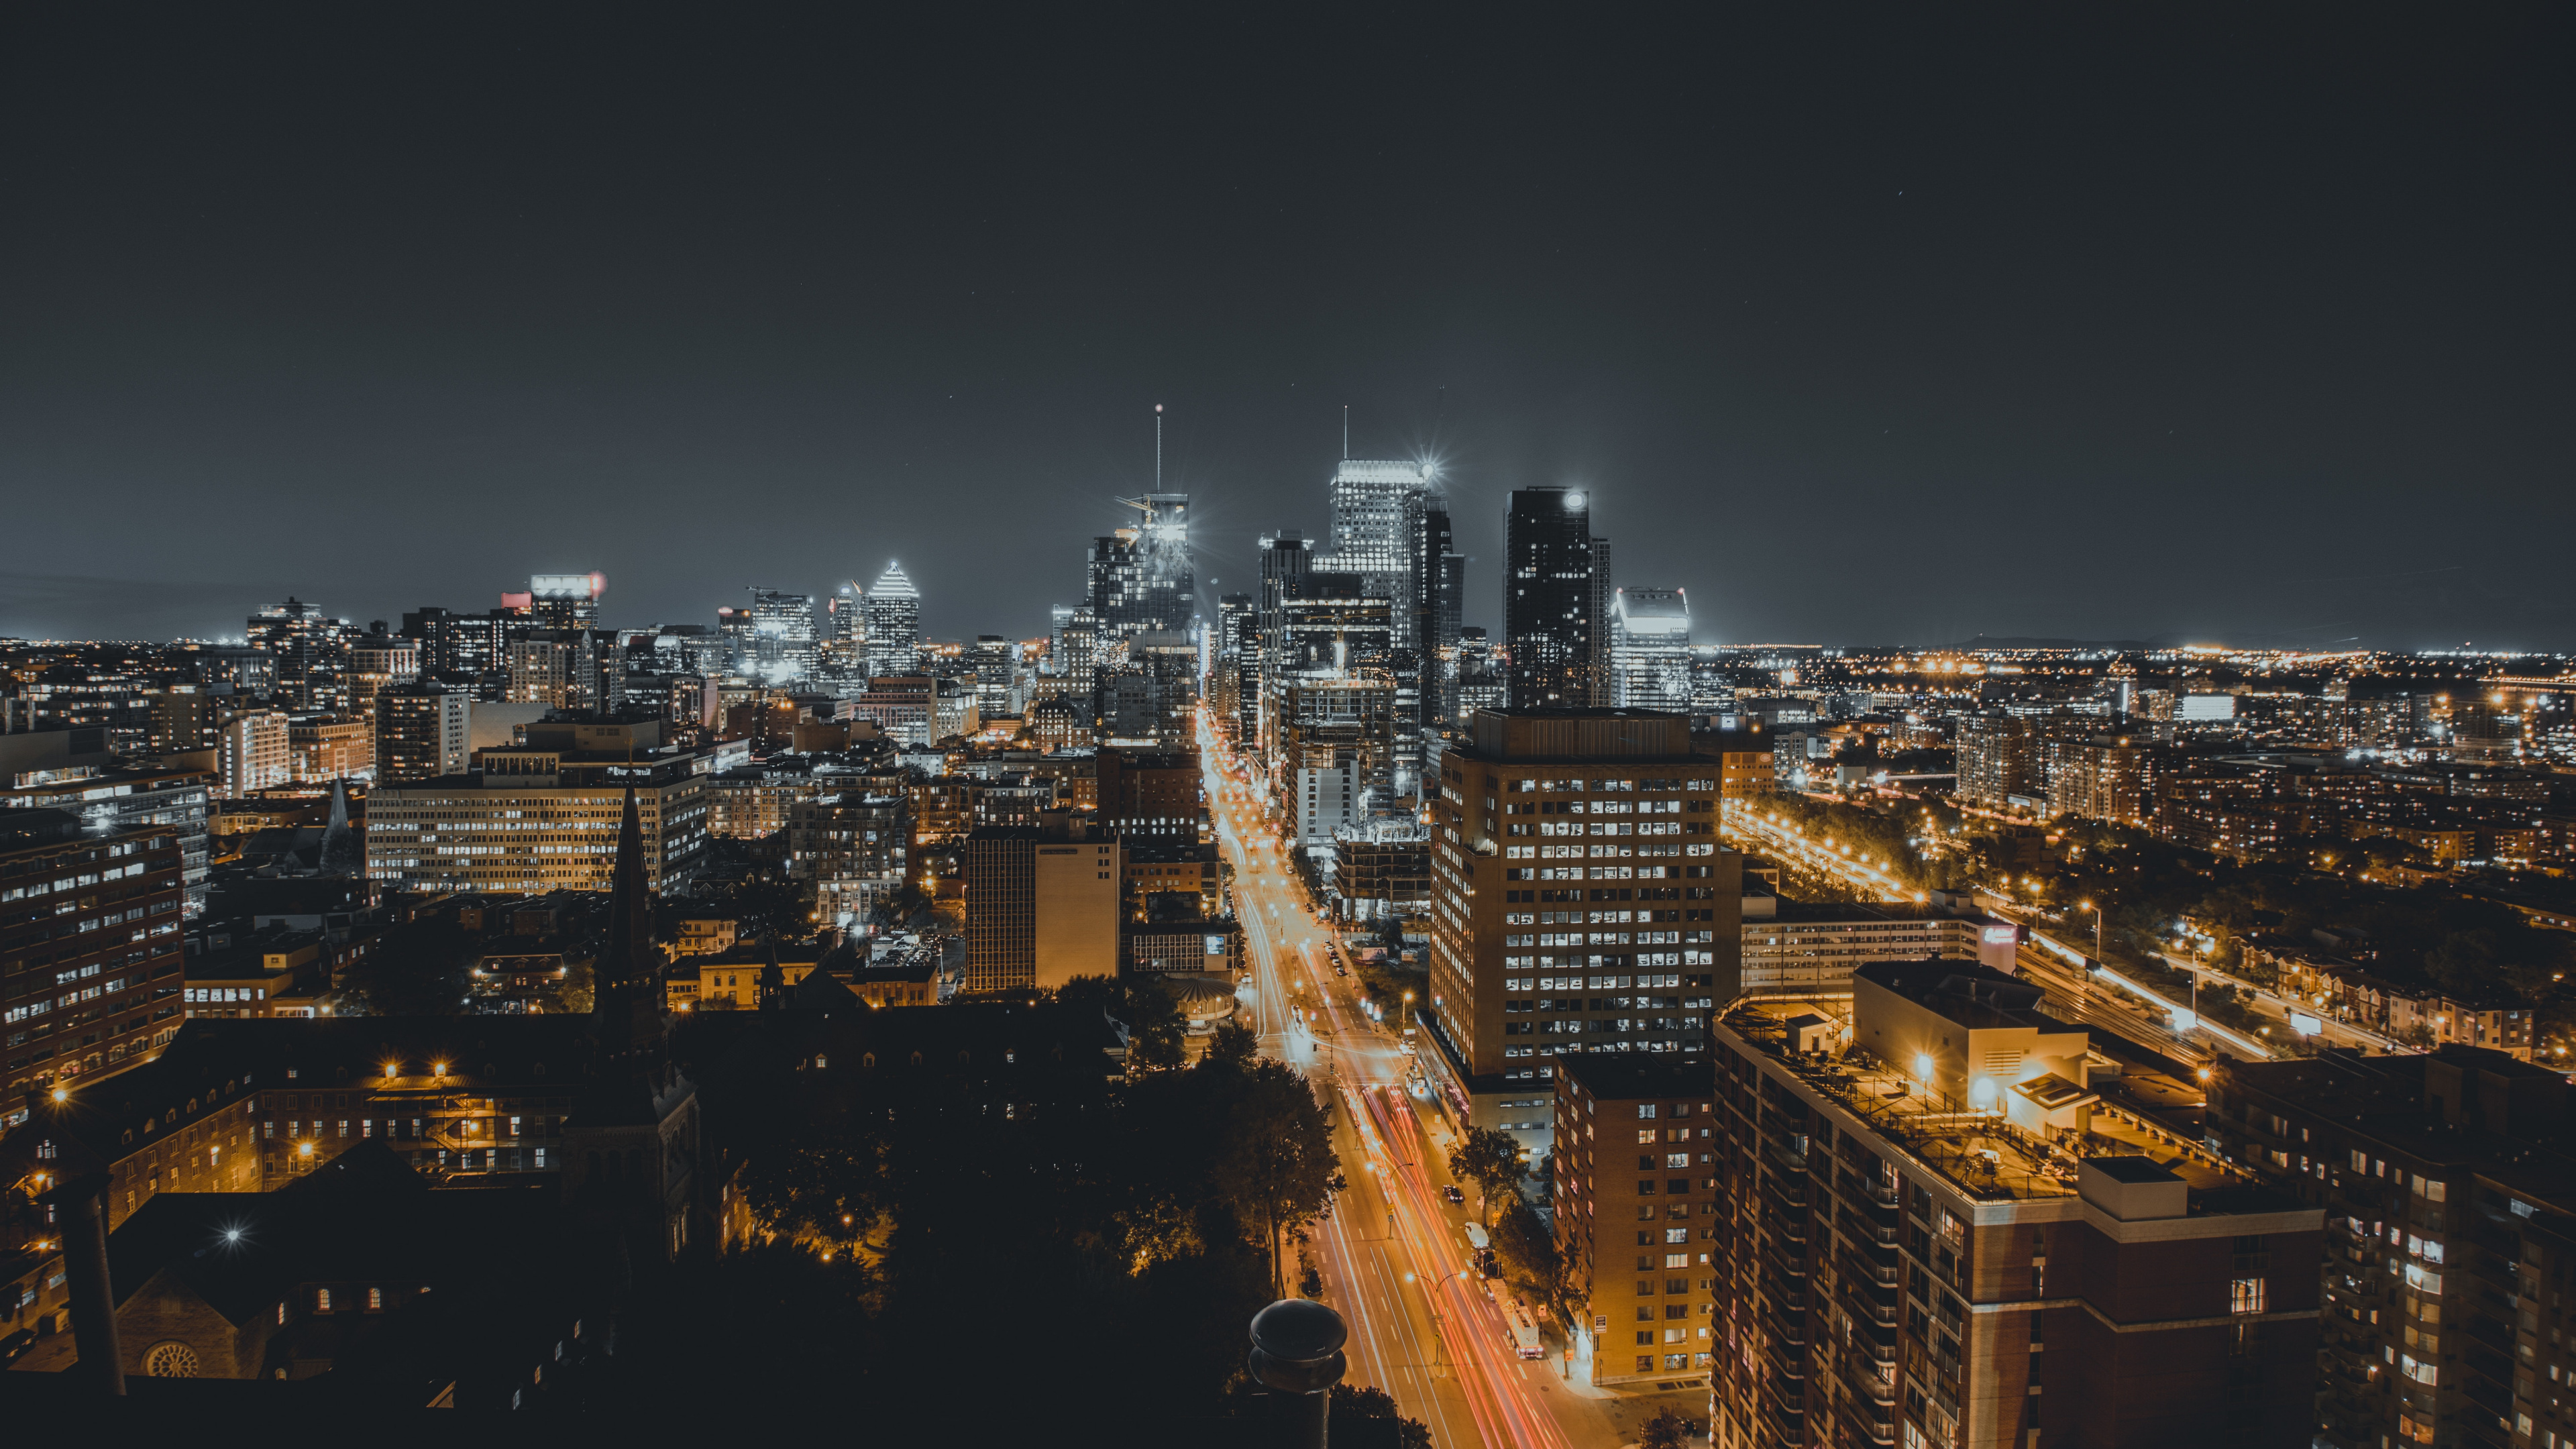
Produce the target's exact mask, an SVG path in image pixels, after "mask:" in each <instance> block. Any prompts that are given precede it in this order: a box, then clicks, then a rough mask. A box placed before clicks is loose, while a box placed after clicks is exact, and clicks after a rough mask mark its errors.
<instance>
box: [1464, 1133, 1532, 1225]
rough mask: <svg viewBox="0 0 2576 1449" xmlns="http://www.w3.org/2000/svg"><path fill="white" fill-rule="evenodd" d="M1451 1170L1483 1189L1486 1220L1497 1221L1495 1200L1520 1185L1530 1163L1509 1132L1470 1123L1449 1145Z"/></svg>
mask: <svg viewBox="0 0 2576 1449" xmlns="http://www.w3.org/2000/svg"><path fill="white" fill-rule="evenodd" d="M1449 1170H1450V1172H1452V1173H1454V1174H1456V1175H1457V1176H1458V1177H1461V1178H1463V1179H1465V1180H1467V1181H1469V1182H1472V1183H1474V1184H1476V1186H1477V1187H1478V1188H1479V1189H1481V1191H1482V1201H1481V1202H1480V1203H1479V1204H1478V1206H1479V1207H1480V1208H1481V1209H1482V1211H1483V1215H1484V1218H1485V1221H1486V1222H1487V1223H1488V1224H1491V1223H1492V1222H1493V1217H1494V1200H1495V1199H1496V1198H1498V1197H1500V1196H1502V1194H1503V1193H1504V1192H1505V1191H1507V1190H1514V1189H1517V1188H1519V1186H1520V1185H1521V1182H1522V1180H1523V1179H1525V1178H1527V1177H1528V1176H1529V1164H1528V1163H1526V1162H1524V1161H1522V1160H1521V1145H1520V1143H1518V1142H1516V1141H1514V1140H1512V1138H1511V1137H1510V1135H1509V1134H1506V1133H1502V1132H1497V1131H1495V1130H1494V1129H1493V1128H1491V1127H1470V1128H1468V1129H1467V1131H1466V1135H1464V1136H1462V1137H1460V1138H1459V1139H1458V1145H1457V1146H1455V1147H1452V1148H1450V1149H1449Z"/></svg>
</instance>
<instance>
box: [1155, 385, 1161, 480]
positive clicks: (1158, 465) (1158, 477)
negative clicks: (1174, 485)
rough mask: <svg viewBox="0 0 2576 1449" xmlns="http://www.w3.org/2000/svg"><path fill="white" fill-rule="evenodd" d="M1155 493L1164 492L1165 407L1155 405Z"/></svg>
mask: <svg viewBox="0 0 2576 1449" xmlns="http://www.w3.org/2000/svg"><path fill="white" fill-rule="evenodd" d="M1154 491H1155V492H1157V493H1160V492H1162V491H1163V405H1162V404H1161V403H1156V404H1154Z"/></svg>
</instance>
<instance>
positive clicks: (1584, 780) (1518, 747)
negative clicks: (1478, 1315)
mask: <svg viewBox="0 0 2576 1449" xmlns="http://www.w3.org/2000/svg"><path fill="white" fill-rule="evenodd" d="M1440 774H1441V779H1440V798H1439V801H1438V803H1437V805H1436V806H1435V810H1434V816H1435V818H1434V823H1433V827H1432V829H1433V835H1432V841H1431V873H1432V892H1431V895H1432V899H1431V913H1432V939H1431V981H1430V1000H1429V1001H1428V1002H1425V1003H1422V1004H1421V1005H1420V1006H1418V1007H1417V1008H1416V1011H1415V1021H1416V1023H1417V1024H1418V1025H1420V1026H1421V1027H1422V1028H1423V1035H1424V1037H1425V1038H1426V1040H1427V1041H1428V1042H1429V1043H1430V1044H1431V1045H1430V1049H1429V1050H1427V1051H1425V1052H1424V1054H1423V1062H1424V1069H1425V1072H1426V1074H1427V1075H1428V1076H1429V1078H1430V1079H1431V1081H1432V1083H1433V1085H1434V1086H1435V1087H1437V1088H1438V1089H1439V1090H1438V1096H1439V1101H1440V1103H1441V1109H1442V1111H1443V1112H1444V1113H1446V1114H1447V1115H1449V1116H1450V1117H1451V1118H1452V1120H1454V1121H1457V1122H1460V1123H1468V1122H1473V1123H1475V1124H1478V1125H1484V1126H1498V1125H1500V1124H1502V1123H1505V1122H1511V1123H1516V1124H1517V1123H1523V1122H1528V1121H1532V1120H1534V1119H1531V1118H1529V1117H1527V1116H1525V1115H1524V1112H1525V1111H1526V1109H1518V1110H1507V1109H1505V1108H1504V1107H1503V1106H1502V1103H1503V1102H1505V1101H1506V1100H1515V1099H1520V1098H1523V1097H1524V1096H1525V1095H1526V1094H1529V1093H1530V1092H1531V1091H1532V1090H1533V1088H1536V1089H1537V1091H1538V1092H1539V1093H1540V1094H1541V1095H1542V1096H1543V1095H1544V1094H1545V1093H1546V1091H1547V1089H1546V1088H1544V1087H1540V1086H1538V1084H1540V1083H1544V1082H1548V1081H1551V1080H1552V1079H1553V1078H1554V1076H1555V1074H1556V1073H1555V1068H1556V1066H1557V1064H1558V1063H1559V1062H1561V1061H1562V1060H1563V1059H1564V1058H1566V1057H1569V1056H1573V1055H1577V1054H1583V1053H1591V1052H1631V1053H1645V1054H1648V1055H1659V1054H1660V1055H1678V1054H1688V1053H1697V1052H1699V1051H1701V1050H1703V1049H1704V1045H1705V1040H1706V1032H1707V1027H1708V1018H1709V1015H1710V1013H1711V1012H1712V1011H1713V1010H1714V1009H1715V1007H1716V1006H1717V1004H1718V1003H1720V1002H1723V1001H1726V1000H1728V999H1730V998H1732V997H1733V996H1734V995H1735V993H1736V989H1737V988H1736V980H1737V976H1738V973H1739V969H1740V963H1739V961H1738V959H1737V957H1738V953H1739V951H1740V949H1741V944H1742V934H1741V931H1740V929H1739V923H1738V918H1737V917H1738V912H1739V910H1740V909H1741V900H1742V895H1743V887H1742V867H1743V858H1742V857H1741V856H1739V855H1737V854H1736V853H1734V852H1733V851H1729V850H1725V849H1722V848H1720V847H1719V845H1718V844H1717V777H1716V773H1715V770H1714V768H1713V762H1712V761H1711V760H1710V759H1708V758H1706V757H1703V756H1699V755H1695V754H1693V753H1692V750H1691V740H1690V724H1689V720H1688V719H1687V718H1686V717H1685V716H1682V715H1678V714H1660V713H1656V712H1653V711H1647V710H1613V709H1592V708H1571V709H1538V710H1502V711H1496V710H1480V711H1478V712H1477V713H1476V714H1475V716H1474V717H1473V718H1472V719H1471V721H1470V723H1469V735H1468V738H1467V739H1466V740H1465V741H1463V742H1461V743H1460V744H1458V745H1457V746H1455V747H1454V748H1451V749H1449V750H1447V751H1445V752H1444V753H1443V754H1442V755H1441V759H1440ZM1507 1130H1513V1131H1514V1132H1515V1135H1516V1136H1518V1137H1519V1139H1520V1140H1521V1141H1522V1143H1523V1144H1524V1145H1526V1146H1528V1147H1529V1148H1530V1149H1531V1150H1532V1151H1533V1152H1534V1153H1535V1152H1541V1151H1544V1150H1546V1147H1547V1142H1548V1137H1549V1132H1548V1129H1547V1127H1546V1126H1545V1125H1544V1124H1543V1123H1542V1124H1541V1125H1539V1126H1537V1127H1535V1128H1528V1127H1514V1128H1511V1129H1507Z"/></svg>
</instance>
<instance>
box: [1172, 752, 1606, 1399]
mask: <svg viewBox="0 0 2576 1449" xmlns="http://www.w3.org/2000/svg"><path fill="white" fill-rule="evenodd" d="M1199 746H1200V759H1201V761H1202V762H1203V763H1204V766H1205V769H1206V789H1207V798H1208V804H1209V814H1210V816H1211V817H1212V818H1213V820H1214V822H1215V825H1216V831H1217V838H1218V841H1219V842H1220V845H1221V847H1222V849H1223V850H1224V852H1225V856H1226V859H1227V860H1228V861H1229V862H1230V863H1231V864H1232V865H1233V867H1234V872H1235V875H1234V899H1235V914H1236V916H1237V918H1238V919H1240V920H1241V921H1242V922H1243V926H1244V937H1245V941H1244V944H1245V954H1246V959H1247V963H1248V966H1249V969H1250V975H1251V980H1250V982H1249V983H1247V984H1246V986H1245V988H1244V991H1243V997H1244V1001H1245V1004H1246V1006H1248V1007H1249V1008H1250V1009H1251V1011H1252V1017H1253V1023H1254V1027H1255V1030H1256V1031H1258V1032H1259V1034H1260V1038H1261V1049H1262V1051H1263V1053H1264V1054H1265V1055H1268V1056H1272V1057H1276V1058H1278V1059H1279V1060H1282V1061H1285V1062H1288V1063H1290V1064H1291V1065H1293V1066H1295V1067H1297V1068H1298V1069H1299V1070H1300V1071H1301V1072H1303V1073H1305V1074H1306V1076H1307V1078H1308V1079H1309V1080H1310V1081H1311V1082H1313V1083H1314V1084H1315V1085H1316V1087H1317V1089H1318V1091H1319V1092H1320V1093H1322V1094H1323V1095H1324V1096H1325V1097H1326V1099H1327V1102H1328V1105H1329V1106H1330V1107H1331V1109H1332V1113H1333V1146H1334V1151H1335V1152H1336V1154H1337V1155H1338V1156H1339V1158H1340V1162H1341V1166H1342V1173H1343V1176H1344V1177H1345V1178H1346V1179H1347V1180H1348V1182H1349V1184H1350V1186H1349V1189H1348V1190H1347V1191H1345V1192H1344V1193H1342V1194H1341V1195H1340V1197H1339V1198H1337V1199H1336V1200H1335V1203H1334V1206H1333V1209H1332V1215H1331V1216H1330V1217H1329V1218H1328V1219H1326V1220H1325V1221H1324V1222H1322V1223H1319V1224H1317V1226H1316V1228H1315V1231H1314V1242H1313V1246H1312V1250H1311V1251H1312V1252H1313V1254H1314V1257H1315V1259H1316V1262H1317V1266H1318V1268H1319V1269H1320V1271H1321V1272H1322V1274H1323V1277H1324V1281H1325V1284H1326V1289H1325V1301H1326V1302H1328V1303H1330V1304H1331V1305H1332V1306H1333V1307H1334V1308H1335V1309H1337V1310H1339V1311H1340V1312H1341V1314H1342V1316H1343V1319H1344V1321H1345V1322H1346V1323H1347V1324H1348V1325H1349V1327H1350V1331H1351V1341H1350V1344H1349V1347H1348V1350H1347V1351H1348V1353H1349V1355H1350V1365H1351V1366H1350V1373H1349V1376H1348V1379H1347V1382H1350V1383H1354V1384H1373V1385H1375V1386H1377V1387H1379V1388H1382V1389H1384V1390H1385V1391H1386V1392H1387V1393H1388V1394H1390V1395H1392V1396H1393V1397H1394V1399H1395V1401H1396V1403H1397V1404H1398V1405H1399V1406H1400V1407H1401V1409H1402V1410H1403V1412H1404V1413H1405V1414H1406V1415H1407V1416H1408V1417H1411V1418H1415V1419H1419V1420H1421V1421H1422V1422H1423V1423H1424V1425H1426V1426H1427V1427H1428V1428H1429V1429H1430V1430H1431V1437H1432V1442H1433V1443H1434V1444H1435V1445H1437V1446H1441V1449H1449V1446H1460V1449H1464V1446H1469V1445H1479V1444H1519V1445H1528V1446H1532V1449H1576V1446H1578V1445H1580V1446H1583V1449H1607V1446H1612V1445H1617V1444H1621V1443H1625V1442H1631V1441H1633V1439H1634V1437H1635V1436H1634V1434H1633V1433H1632V1432H1627V1431H1623V1430H1622V1429H1620V1428H1619V1427H1618V1425H1617V1423H1616V1422H1615V1417H1614V1414H1613V1412H1612V1403H1613V1402H1615V1401H1604V1400H1602V1399H1600V1398H1598V1397H1587V1396H1586V1395H1587V1394H1588V1393H1589V1391H1588V1390H1585V1391H1578V1390H1576V1389H1574V1388H1572V1387H1571V1386H1569V1385H1567V1384H1566V1383H1565V1382H1564V1381H1563V1379H1562V1378H1560V1377H1559V1372H1558V1368H1557V1363H1556V1359H1555V1356H1554V1355H1553V1354H1551V1355H1550V1356H1549V1357H1548V1358H1547V1359H1543V1360H1537V1361H1532V1360H1525V1359H1522V1358H1521V1357H1520V1356H1519V1354H1518V1351H1517V1349H1516V1347H1515V1345H1514V1344H1513V1341H1512V1336H1511V1331H1510V1328H1509V1327H1508V1325H1507V1322H1506V1319H1505V1316H1504V1312H1505V1310H1504V1306H1503V1304H1500V1303H1497V1302H1496V1301H1495V1299H1494V1297H1493V1296H1492V1295H1491V1294H1490V1293H1489V1292H1488V1291H1487V1287H1486V1283H1485V1280H1483V1279H1482V1278H1481V1277H1480V1276H1479V1275H1478V1274H1477V1273H1476V1272H1475V1270H1474V1268H1473V1266H1472V1264H1471V1262H1470V1260H1469V1255H1468V1249H1467V1244H1466V1240H1465V1237H1464V1235H1463V1230H1462V1225H1463V1223H1465V1222H1467V1221H1470V1220H1472V1219H1471V1218H1470V1217H1469V1216H1468V1215H1467V1214H1466V1212H1465V1210H1464V1209H1461V1208H1458V1207H1453V1206H1452V1205H1450V1204H1449V1202H1448V1201H1447V1200H1446V1198H1445V1195H1444V1193H1445V1189H1446V1188H1447V1187H1448V1186H1449V1173H1448V1168H1447V1165H1446V1145H1447V1143H1448V1141H1449V1137H1448V1131H1447V1128H1446V1126H1445V1125H1444V1124H1441V1123H1439V1122H1438V1121H1437V1120H1436V1117H1437V1114H1436V1113H1433V1112H1431V1111H1430V1110H1429V1103H1428V1101H1427V1100H1419V1101H1418V1099H1417V1098H1416V1096H1415V1090H1416V1089H1415V1088H1414V1087H1412V1086H1411V1085H1410V1083H1409V1081H1408V1078H1409V1077H1410V1076H1411V1075H1412V1074H1411V1072H1410V1071H1409V1065H1410V1059H1409V1058H1408V1057H1407V1056H1406V1054H1405V1052H1404V1051H1403V1049H1402V1046H1401V1044H1400V1042H1399V1040H1398V1038H1397V1037H1396V1035H1395V1034H1394V1033H1393V1032H1392V1031H1391V1030H1389V1029H1388V1028H1387V1027H1383V1026H1380V1025H1378V1024H1377V1023H1376V1022H1374V1021H1372V1020H1370V1018H1369V1017H1368V1015H1367V1014H1366V1012H1365V1011H1364V1010H1362V1008H1361V1007H1360V1004H1359V995H1358V992H1357V989H1356V983H1355V982H1353V981H1351V980H1348V979H1346V978H1343V977H1341V976H1339V975H1337V974H1336V973H1335V972H1334V970H1333V966H1332V963H1331V961H1330V959H1329V958H1328V957H1327V955H1326V952H1327V951H1328V949H1329V948H1330V947H1331V946H1332V944H1333V943H1332V938H1331V936H1330V934H1329V933H1328V932H1327V931H1326V930H1325V929H1324V928H1323V927H1322V926H1321V925H1319V924H1318V923H1317V921H1316V919H1315V917H1314V915H1313V914H1312V912H1311V910H1310V909H1309V902H1308V900H1307V897H1306V892H1305V888H1304V885H1303V883H1302V882H1300V881H1299V880H1298V879H1297V877H1296V874H1295V872H1294V871H1293V870H1292V869H1291V868H1290V867H1289V866H1288V865H1287V863H1286V861H1285V860H1284V859H1283V856H1282V850H1281V843H1280V840H1279V837H1278V834H1277V833H1276V831H1274V830H1273V829H1272V828H1271V827H1270V825H1269V823H1268V822H1266V821H1265V820H1264V819H1263V818H1262V813H1261V808H1260V804H1259V802H1258V801H1257V800H1256V799H1255V798H1254V797H1253V795H1252V793H1251V791H1250V788H1249V787H1248V786H1247V785H1246V784H1245V783H1244V782H1243V781H1242V780H1241V779H1240V778H1238V777H1236V776H1235V775H1233V774H1231V773H1229V769H1228V758H1227V756H1226V753H1225V750H1224V748H1223V745H1222V742H1221V741H1219V740H1217V739H1216V738H1215V737H1214V735H1213V732H1212V731H1211V730H1210V728H1209V727H1208V725H1207V723H1206V721H1205V719H1204V718H1202V721H1201V726H1200V741H1199ZM1417 1105H1419V1107H1420V1109H1421V1110H1417ZM1467 1195H1468V1197H1469V1200H1470V1202H1471V1203H1472V1201H1473V1198H1474V1194H1473V1192H1472V1190H1470V1191H1469V1192H1468V1194H1467ZM1623 1435H1624V1437H1623Z"/></svg>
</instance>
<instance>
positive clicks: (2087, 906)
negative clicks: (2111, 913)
mask: <svg viewBox="0 0 2576 1449" xmlns="http://www.w3.org/2000/svg"><path fill="white" fill-rule="evenodd" d="M2075 904H2076V906H2077V907H2078V908H2079V909H2082V910H2087V911H2091V912H2092V913H2093V959H2094V960H2096V961H2106V960H2109V959H2110V956H2109V953H2108V952H2106V951H2104V950H2103V948H2102V940H2103V930H2102V908H2101V907H2100V906H2097V905H2095V904H2093V903H2092V902H2091V901H2077V902H2076V903H2075Z"/></svg>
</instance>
